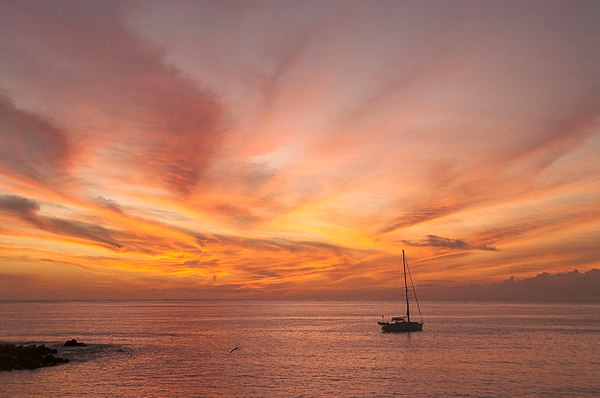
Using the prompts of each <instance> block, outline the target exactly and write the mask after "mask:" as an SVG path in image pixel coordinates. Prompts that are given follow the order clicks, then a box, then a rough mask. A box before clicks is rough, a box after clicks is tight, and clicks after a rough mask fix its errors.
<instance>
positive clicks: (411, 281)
mask: <svg viewBox="0 0 600 398" xmlns="http://www.w3.org/2000/svg"><path fill="white" fill-rule="evenodd" d="M406 268H407V269H408V277H409V278H410V284H411V286H412V290H413V294H414V295H415V301H416V302H417V309H418V310H419V316H420V317H421V322H423V315H422V314H421V306H420V305H419V299H418V298H417V291H416V290H415V284H414V282H413V279H412V275H411V273H410V267H409V266H408V260H407V261H406Z"/></svg>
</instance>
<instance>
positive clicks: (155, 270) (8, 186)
mask: <svg viewBox="0 0 600 398" xmlns="http://www.w3.org/2000/svg"><path fill="white" fill-rule="evenodd" d="M599 159H600V3H598V2H597V1H515V2H511V1H497V2H493V1H486V2H481V1H452V2H449V1H389V2H388V1H369V2H366V1H350V0H349V1H326V2H323V1H290V2H288V1H169V2H164V1H150V0H149V1H116V2H115V1H80V0H77V1H75V0H74V1H62V0H59V1H52V2H49V1H29V0H18V1H16V0H15V1H12V0H0V299H70V298H80V299H121V298H132V299H153V298H157V299H164V298H209V299H210V298H335V297H342V296H343V297H353V298H357V299H360V298H376V297H379V296H380V295H381V294H384V293H385V292H389V291H393V290H394V289H397V288H398V287H399V286H400V283H401V279H400V266H401V253H402V249H404V250H405V251H406V254H407V258H408V261H409V264H410V265H411V271H412V275H413V278H414V280H415V283H416V284H417V286H418V285H419V284H434V285H435V284H445V285H448V284H450V285H451V284H459V285H460V284H468V283H482V282H495V281H500V280H503V279H506V278H508V277H510V276H515V277H517V278H525V277H531V276H533V275H536V274H538V273H541V272H550V273H558V272H564V271H568V270H572V269H575V268H577V269H579V270H580V271H582V272H585V271H588V270H590V269H593V268H600V206H599V205H600V160H599Z"/></svg>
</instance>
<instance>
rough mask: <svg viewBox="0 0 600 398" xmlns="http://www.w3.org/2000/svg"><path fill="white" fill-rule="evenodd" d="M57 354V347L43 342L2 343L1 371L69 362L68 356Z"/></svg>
mask: <svg viewBox="0 0 600 398" xmlns="http://www.w3.org/2000/svg"><path fill="white" fill-rule="evenodd" d="M80 344H81V343H80ZM56 354H57V351H56V349H54V348H50V347H47V346H46V345H43V344H40V345H37V344H31V345H23V344H20V345H16V344H9V343H0V371H11V370H22V369H37V368H42V367H46V366H56V365H59V364H61V363H68V362H69V359H68V358H61V357H58V356H56Z"/></svg>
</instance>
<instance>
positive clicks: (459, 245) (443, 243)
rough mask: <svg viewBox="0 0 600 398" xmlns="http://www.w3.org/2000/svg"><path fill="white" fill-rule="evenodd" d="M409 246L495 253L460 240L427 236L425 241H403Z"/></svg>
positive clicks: (486, 247) (482, 246) (489, 249)
mask: <svg viewBox="0 0 600 398" xmlns="http://www.w3.org/2000/svg"><path fill="white" fill-rule="evenodd" d="M402 242H403V243H406V244H407V245H409V246H415V247H437V248H442V249H449V250H488V251H496V248H495V247H491V246H487V245H472V244H469V243H467V242H465V241H464V240H462V239H450V238H444V237H443V236H437V235H427V236H426V237H425V239H420V240H403V241H402Z"/></svg>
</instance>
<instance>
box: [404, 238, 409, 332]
mask: <svg viewBox="0 0 600 398" xmlns="http://www.w3.org/2000/svg"><path fill="white" fill-rule="evenodd" d="M402 266H403V267H404V293H405V296H406V317H407V318H408V321H409V322H410V305H409V304H408V284H407V283H406V258H405V257H404V249H403V250H402Z"/></svg>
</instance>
